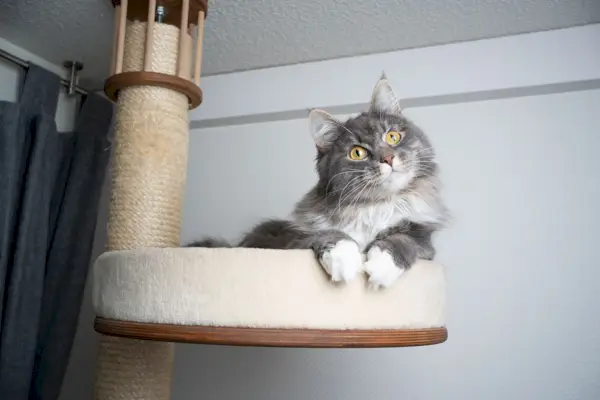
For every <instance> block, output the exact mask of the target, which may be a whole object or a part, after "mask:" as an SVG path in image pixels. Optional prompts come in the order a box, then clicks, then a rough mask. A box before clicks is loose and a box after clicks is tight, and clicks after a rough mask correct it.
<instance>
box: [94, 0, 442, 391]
mask: <svg viewBox="0 0 600 400" xmlns="http://www.w3.org/2000/svg"><path fill="white" fill-rule="evenodd" d="M113 5H114V6H115V13H116V18H115V35H114V51H113V63H112V70H111V76H110V77H109V78H108V79H107V81H106V84H105V92H106V94H107V95H108V96H109V97H110V98H111V99H113V100H114V101H116V103H117V113H116V130H115V146H114V157H113V164H112V165H113V167H112V195H111V203H110V209H109V218H108V248H107V251H106V252H105V253H104V254H102V255H101V256H100V257H99V258H98V259H97V260H96V263H95V265H94V271H93V279H94V288H93V301H94V308H95V312H96V315H97V317H96V321H95V329H96V331H98V332H100V333H101V334H102V335H101V340H100V348H99V354H98V361H97V372H96V383H95V388H94V393H95V394H94V396H95V398H96V399H99V400H108V399H140V400H141V399H144V400H155V399H156V400H159V399H161V400H162V399H168V398H169V397H170V389H171V372H172V363H173V346H174V345H173V343H174V342H191V343H212V344H228V345H248V346H276V347H392V346H419V345H430V344H436V343H441V342H443V341H445V340H446V338H447V331H446V328H445V282H444V271H443V267H442V266H441V265H439V264H437V263H434V262H430V261H419V262H418V263H417V264H416V265H415V266H414V267H413V268H412V269H411V270H410V271H409V272H407V273H406V274H404V276H403V278H402V279H401V280H400V281H398V282H397V283H396V284H395V285H394V286H393V287H391V288H389V289H387V290H384V291H379V292H373V291H369V290H368V289H367V288H366V284H365V283H366V282H365V281H366V280H365V279H364V278H363V279H359V280H357V281H355V282H351V283H349V284H347V285H342V286H339V285H334V284H333V283H331V282H330V281H329V280H328V279H327V276H326V275H325V273H324V272H323V270H322V268H321V267H320V266H319V265H318V263H317V262H316V260H315V257H314V255H313V254H312V252H311V251H309V250H286V251H283V250H264V249H262V250H261V249H201V248H200V249H198V248H178V246H179V244H180V236H179V234H180V226H181V206H182V198H183V194H184V189H185V180H186V167H187V151H188V130H189V125H188V111H189V110H190V109H192V108H195V107H197V106H199V105H200V103H201V102H202V92H201V90H200V88H199V86H198V85H199V82H200V72H201V60H202V34H203V25H204V19H205V17H206V13H207V8H208V6H207V0H162V1H161V0H158V1H157V0H129V1H128V0H120V1H119V0H113ZM194 31H196V32H197V34H196V35H193V33H194ZM193 36H195V46H194V39H193ZM193 47H194V48H195V50H192V48H193Z"/></svg>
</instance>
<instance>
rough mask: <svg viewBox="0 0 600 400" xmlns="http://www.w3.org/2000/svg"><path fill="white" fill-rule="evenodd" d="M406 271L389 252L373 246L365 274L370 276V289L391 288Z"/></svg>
mask: <svg viewBox="0 0 600 400" xmlns="http://www.w3.org/2000/svg"><path fill="white" fill-rule="evenodd" d="M404 271H406V269H405V268H404V266H402V265H401V266H398V265H396V263H395V262H394V258H393V257H392V255H391V254H390V252H389V251H387V250H382V249H380V248H379V247H377V246H373V247H372V248H371V249H369V252H368V253H367V262H366V263H365V272H366V273H367V274H368V275H369V288H370V289H380V288H388V287H390V286H391V285H392V284H393V283H394V282H396V280H397V279H398V278H399V277H400V276H401V275H402V274H403V273H404Z"/></svg>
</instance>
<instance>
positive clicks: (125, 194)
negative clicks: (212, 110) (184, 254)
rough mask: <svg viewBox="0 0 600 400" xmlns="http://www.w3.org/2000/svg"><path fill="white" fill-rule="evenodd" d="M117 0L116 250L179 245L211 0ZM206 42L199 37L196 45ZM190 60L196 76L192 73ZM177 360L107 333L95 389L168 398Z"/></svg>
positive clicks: (111, 234)
mask: <svg viewBox="0 0 600 400" xmlns="http://www.w3.org/2000/svg"><path fill="white" fill-rule="evenodd" d="M113 5H114V6H115V32H114V47H113V61H112V64H111V73H112V75H111V76H110V77H109V78H108V79H107V81H106V84H105V92H106V94H107V96H109V97H110V98H111V99H112V100H114V101H116V103H117V112H116V128H115V147H114V157H113V168H112V194H111V202H110V208H109V217H108V250H110V251H116V250H134V249H139V248H146V247H154V248H164V247H176V246H179V241H180V238H179V234H180V226H181V206H182V197H183V192H184V189H185V178H186V168H187V148H188V130H189V126H188V111H189V109H190V108H194V107H197V106H198V105H199V104H200V103H201V101H202V92H201V91H200V89H199V87H198V86H197V83H199V79H200V77H199V71H200V67H199V66H198V65H196V66H193V65H191V60H192V44H193V40H192V38H191V36H190V34H189V32H190V31H193V30H194V28H195V26H198V25H199V29H202V27H203V23H204V21H203V20H199V19H198V18H199V16H202V18H204V16H205V15H206V11H207V1H206V0H168V1H159V2H158V6H157V1H156V0H145V1H144V0H129V1H128V0H113ZM197 36H198V38H201V37H202V33H201V32H198V35H197ZM201 51H202V48H201V42H200V41H198V42H197V46H196V52H197V54H198V52H201ZM196 60H198V55H196ZM197 62H198V61H197ZM192 70H193V71H196V72H197V74H198V76H191V71H192ZM194 82H195V83H194ZM172 363H173V344H172V343H168V342H150V341H141V340H131V339H123V338H117V337H108V336H101V339H100V348H99V354H98V362H97V369H96V381H95V387H94V397H95V398H96V399H98V400H109V399H110V400H112V399H115V400H116V399H131V400H136V399H140V400H142V399H143V400H166V399H169V398H170V389H171V372H172V371H171V370H172Z"/></svg>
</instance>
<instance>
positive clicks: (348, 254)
mask: <svg viewBox="0 0 600 400" xmlns="http://www.w3.org/2000/svg"><path fill="white" fill-rule="evenodd" d="M319 261H320V262H321V265H322V266H323V268H324V269H325V271H327V273H328V274H329V275H330V276H331V280H332V281H333V282H349V281H351V280H353V279H354V278H356V276H357V275H358V273H359V272H360V271H361V269H362V265H363V256H362V253H361V252H360V249H359V248H358V245H357V244H356V242H354V241H352V240H340V241H339V242H337V243H336V244H335V245H334V246H332V247H331V248H329V249H328V250H326V251H325V252H323V254H322V255H321V256H320V257H319Z"/></svg>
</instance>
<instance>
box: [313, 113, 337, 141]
mask: <svg viewBox="0 0 600 400" xmlns="http://www.w3.org/2000/svg"><path fill="white" fill-rule="evenodd" d="M308 122H309V127H310V134H311V135H312V137H313V140H314V141H315V144H316V145H317V149H318V150H319V151H320V152H324V151H326V150H327V149H328V148H329V147H330V146H331V144H332V143H333V140H334V139H335V134H336V127H337V124H338V123H339V122H338V121H337V120H336V119H335V117H334V116H332V115H331V114H329V113H328V112H326V111H323V110H319V109H313V110H310V113H309V114H308Z"/></svg>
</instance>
